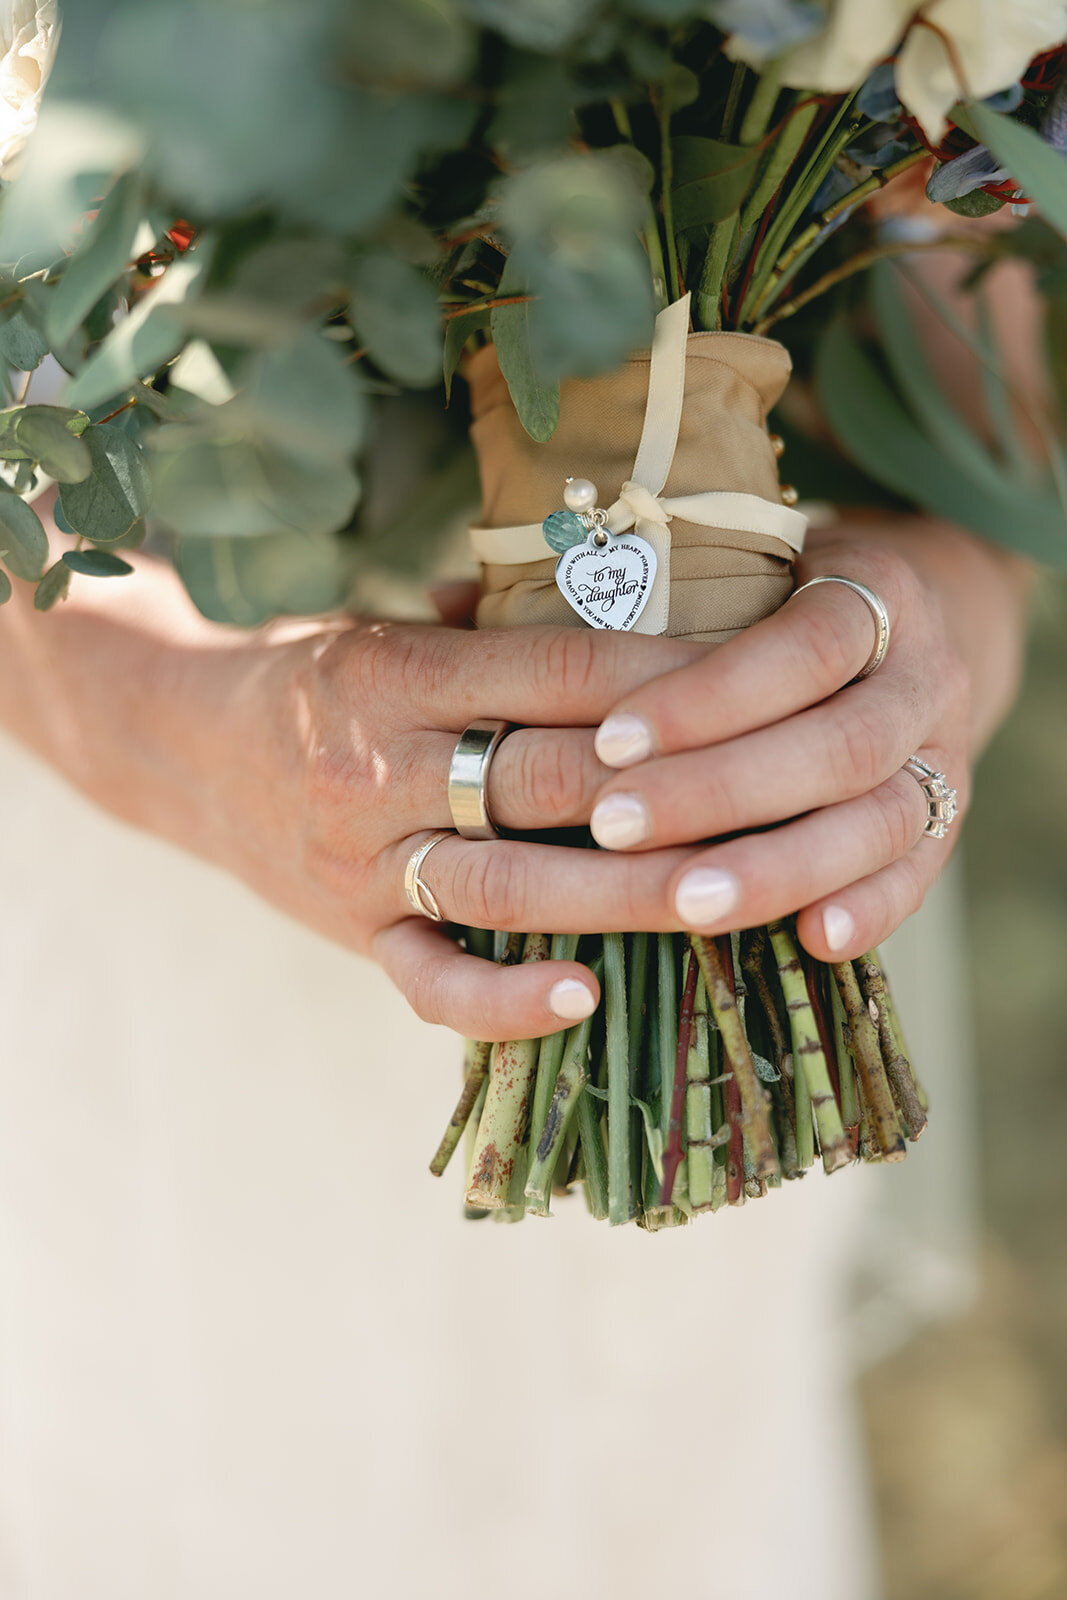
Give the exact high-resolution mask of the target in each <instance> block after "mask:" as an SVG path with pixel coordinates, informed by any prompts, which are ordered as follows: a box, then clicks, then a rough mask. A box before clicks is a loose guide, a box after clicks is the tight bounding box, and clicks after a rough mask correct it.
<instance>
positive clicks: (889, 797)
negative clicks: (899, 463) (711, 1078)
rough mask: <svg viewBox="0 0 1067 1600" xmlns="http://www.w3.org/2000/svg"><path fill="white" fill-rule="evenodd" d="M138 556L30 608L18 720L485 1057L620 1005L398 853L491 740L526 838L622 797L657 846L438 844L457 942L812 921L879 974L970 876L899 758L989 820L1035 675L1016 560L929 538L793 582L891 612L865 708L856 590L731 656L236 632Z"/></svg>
mask: <svg viewBox="0 0 1067 1600" xmlns="http://www.w3.org/2000/svg"><path fill="white" fill-rule="evenodd" d="M134 561H135V566H136V569H137V570H136V576H135V577H133V578H126V579H122V580H114V581H108V582H105V581H100V580H97V581H91V580H80V581H79V580H75V588H74V592H73V594H72V597H71V598H70V599H69V600H68V601H67V602H66V603H65V604H64V605H63V606H61V607H60V608H59V609H58V610H57V611H55V612H52V613H49V614H47V615H44V616H41V615H38V614H36V613H34V612H33V610H32V608H31V606H30V605H29V602H28V595H27V593H26V591H25V590H23V592H22V593H21V594H19V595H17V596H16V598H15V599H14V600H12V601H11V602H10V603H9V604H8V606H7V607H5V609H4V611H3V613H0V682H2V683H3V684H5V685H6V686H7V693H6V694H5V695H4V696H3V703H2V706H0V719H2V722H3V724H4V725H5V726H6V727H7V728H8V729H9V730H10V731H11V732H12V733H14V734H15V735H16V736H17V737H18V738H20V739H21V740H23V741H24V742H25V743H26V744H27V745H29V746H30V747H31V748H33V749H35V750H36V751H37V752H38V753H39V754H40V755H42V756H43V757H44V758H45V759H46V760H47V761H49V762H50V763H51V764H52V765H53V766H54V767H55V768H56V769H57V770H58V771H60V772H61V773H62V774H63V775H64V776H66V777H67V778H68V779H70V780H71V781H72V782H73V783H74V784H76V785H77V786H78V787H80V788H81V789H82V790H83V791H84V792H85V793H86V794H87V795H89V796H90V797H91V798H92V799H93V800H94V801H96V802H97V803H98V804H100V805H102V806H103V807H105V808H106V809H107V810H109V811H111V812H113V813H114V814H116V815H117V816H119V817H122V818H125V819H127V820H128V821H130V822H132V823H134V824H136V825H138V826H140V827H143V828H147V829H149V830H151V831H153V832H155V833H157V834H159V835H161V836H163V837H165V838H167V839H170V840H172V841H173V842H175V843H177V844H178V845H180V846H182V847H183V848H185V849H187V850H190V851H192V852H194V853H195V854H198V855H200V856H202V857H204V858H205V859H207V860H208V861H211V862H213V863H215V864H217V865H218V866H220V867H222V868H224V869H225V870H227V871H229V872H231V873H233V874H235V875H236V876H237V877H239V878H241V879H242V880H244V881H245V882H246V883H247V884H249V885H250V886H251V888H252V889H254V890H255V891H256V892H257V893H258V894H260V895H262V896H263V897H264V898H265V899H266V900H268V901H270V902H271V903H272V904H274V905H276V906H278V907H280V908H281V909H282V910H283V911H285V912H287V913H289V914H290V915H292V916H294V917H296V918H298V919H299V920H301V921H302V922H305V923H307V924H308V925H309V926H311V927H313V928H315V929H317V930H318V931H319V932H321V933H324V934H325V935H326V936H327V937H329V938H331V939H334V940H337V941H338V942H340V943H342V944H344V945H347V946H348V947H350V948H351V949H353V950H356V951H359V952H360V953H361V954H364V955H368V956H371V957H372V958H374V959H376V960H377V961H379V962H380V963H381V965H382V966H383V967H384V969H385V970H386V972H387V973H388V974H389V976H390V977H391V978H392V979H393V981H394V982H395V983H396V984H397V985H398V986H399V988H400V989H401V990H402V991H403V993H404V994H405V995H406V996H407V998H408V1000H409V1001H410V1002H411V1004H412V1005H413V1007H414V1008H415V1010H416V1011H417V1012H418V1013H419V1015H420V1016H422V1017H423V1018H425V1019H426V1020H427V1021H430V1022H436V1023H444V1024H446V1025H447V1026H449V1027H451V1028H454V1029H456V1030H458V1031H459V1032H462V1033H466V1034H469V1035H473V1036H475V1037H479V1038H490V1039H503V1038H509V1037H527V1036H535V1035H540V1034H545V1033H549V1032H553V1031H555V1030H557V1029H558V1028H560V1027H561V1026H563V1025H564V1024H565V1022H567V1021H569V1020H571V1019H573V1018H574V1017H575V1016H577V1015H580V1014H582V1011H583V1006H584V1009H585V1010H588V1009H589V1008H590V1007H591V1006H592V1005H593V1004H594V1003H595V1001H596V999H597V998H598V990H597V984H596V979H595V978H594V976H593V975H592V973H591V972H589V971H588V969H586V968H584V967H583V966H581V965H579V964H577V963H562V962H561V963H543V964H539V965H536V966H526V967H518V968H512V969H508V970H501V969H497V968H496V967H494V966H493V965H492V964H490V963H488V962H485V961H482V960H479V959H477V958H475V957H473V956H470V955H467V954H465V953H464V952H463V951H462V949H461V948H460V947H459V946H458V945H456V944H455V943H454V942H453V940H451V939H450V938H449V937H448V934H447V932H446V931H445V930H443V929H441V928H439V927H437V926H435V925H433V924H431V923H429V922H428V921H426V920H424V919H422V918H417V917H413V916H412V915H411V914H410V909H409V907H408V905H407V903H406V901H405V899H404V894H403V887H402V880H403V869H404V863H405V861H406V860H407V858H408V856H409V854H410V852H411V850H412V849H413V848H414V847H415V845H417V844H418V843H419V841H420V840H421V839H423V838H425V837H426V833H427V830H430V829H437V828H447V827H448V826H449V821H450V819H449V814H448V807H447V801H446V790H445V780H446V774H447V769H448V761H449V756H450V753H451V750H452V747H453V745H454V743H455V738H456V735H457V734H458V733H459V732H460V730H461V729H462V728H463V727H464V726H465V724H466V723H467V722H468V721H470V720H472V719H473V718H475V717H484V716H490V717H501V718H504V719H506V720H508V721H511V722H515V723H519V724H523V725H525V726H524V727H523V728H522V729H521V731H518V732H515V733H513V734H511V735H510V736H509V737H508V738H507V739H506V740H505V741H504V742H503V744H502V745H501V747H500V750H499V752H498V755H497V757H496V759H495V761H494V763H493V767H492V772H491V780H490V787H489V800H490V805H491V808H492V811H493V813H494V815H495V817H496V818H497V820H498V821H499V823H500V824H501V825H502V826H504V827H505V828H511V829H537V828H550V827H559V826H563V825H571V824H580V823H588V822H589V820H590V818H591V817H592V816H593V814H594V808H603V807H604V806H605V804H606V803H610V802H611V801H612V800H614V802H615V807H616V815H618V814H619V805H618V797H619V796H627V797H630V798H629V800H628V801H627V802H626V805H627V806H628V807H629V815H630V816H631V817H633V818H638V819H643V821H644V825H645V830H646V831H645V832H644V834H643V836H641V837H640V838H635V839H634V842H633V843H632V844H628V845H625V846H623V844H622V841H621V839H620V838H618V837H617V838H616V840H615V843H616V848H614V849H604V850H574V849H568V848H564V847H562V846H552V845H544V844H533V843H525V842H519V841H512V840H501V841H498V842H492V843H468V842H464V841H462V840H460V839H458V838H453V839H448V840H445V841H444V842H442V843H441V844H440V845H439V846H438V847H437V848H436V849H435V850H434V851H433V853H432V855H431V856H430V857H429V858H428V860H427V863H426V870H425V876H426V879H427V882H428V883H429V884H430V885H431V887H432V889H433V892H434V894H435V895H436V896H437V898H438V900H439V901H440V902H441V904H442V905H443V906H444V907H445V908H446V910H447V913H448V915H449V916H450V917H451V918H453V919H454V920H455V921H456V922H457V923H469V924H472V925H476V926H482V927H494V928H501V929H508V930H511V929H517V930H528V929H537V930H542V931H543V930H548V931H552V932H561V933H563V932H583V931H593V930H595V931H600V932H607V931H611V930H629V929H634V928H642V929H646V930H648V931H656V930H672V929H681V928H684V927H688V928H696V929H699V931H703V932H713V933H714V932H721V931H723V930H725V929H727V928H737V927H746V926H751V925H756V924H760V923H763V922H765V921H766V920H768V919H769V918H772V917H776V916H780V915H783V914H786V913H790V912H794V911H795V912H798V913H799V923H798V927H799V936H800V938H801V940H802V941H803V943H804V944H805V945H806V946H807V948H808V949H809V950H810V951H811V953H812V954H813V955H815V956H816V957H818V958H819V959H821V960H824V961H825V960H840V959H842V958H845V957H851V956H857V955H859V954H861V953H862V952H863V951H864V950H866V949H868V948H869V947H870V946H871V945H873V944H875V943H877V942H878V941H879V940H881V939H883V938H884V937H885V936H886V935H887V934H889V933H890V932H891V931H892V930H893V929H894V928H895V927H896V926H897V925H898V924H899V923H900V922H901V921H902V920H903V919H904V918H905V917H906V916H907V915H909V913H911V912H912V911H914V910H915V909H916V908H917V907H918V906H919V904H920V903H921V902H922V899H923V897H924V895H925V893H926V891H927V890H928V888H929V887H930V885H931V884H932V883H933V881H934V879H935V878H936V877H937V876H938V874H939V873H940V872H941V870H942V869H943V867H944V865H945V862H946V861H947V859H948V857H949V854H950V852H951V849H952V846H953V843H954V842H955V839H956V837H957V834H958V830H957V829H953V830H952V832H951V833H950V836H949V838H948V839H947V840H945V841H937V840H934V839H932V838H928V837H923V832H922V830H923V822H924V820H925V816H926V802H925V798H924V796H923V794H922V791H921V790H920V788H919V786H918V784H917V783H916V781H915V779H914V778H913V777H911V776H910V775H908V774H907V773H902V772H901V770H900V769H901V767H902V765H903V763H904V761H905V760H906V759H907V758H908V757H909V756H910V755H912V754H914V753H919V754H920V755H921V756H922V757H923V759H924V760H926V761H927V762H928V763H929V764H930V765H931V766H934V767H936V768H939V769H941V770H943V771H944V772H946V774H947V775H948V778H949V781H950V782H951V783H953V784H954V785H955V786H956V788H957V789H958V791H959V799H960V805H961V810H965V809H966V805H967V800H968V796H969V788H970V777H969V774H970V770H971V766H972V763H973V761H974V758H975V756H976V755H977V753H978V751H979V750H980V749H981V747H982V745H983V744H984V742H985V741H986V739H987V738H988V736H989V734H990V733H991V731H992V730H993V728H994V727H995V726H996V724H997V722H998V721H999V720H1000V718H1001V717H1002V716H1003V714H1004V712H1005V710H1006V709H1007V707H1008V705H1009V704H1010V701H1011V698H1012V696H1013V694H1014V692H1015V688H1016V685H1017V682H1018V676H1019V666H1020V657H1021V642H1022V638H1023V628H1024V613H1025V595H1026V588H1027V578H1026V572H1025V569H1024V567H1023V565H1022V563H1020V562H1018V561H1016V560H1015V559H1014V558H1012V557H1010V556H1008V555H1005V554H1004V553H1002V552H999V551H997V550H995V549H993V548H992V547H991V546H989V545H986V544H984V543H982V542H980V541H979V540H977V539H974V538H972V537H970V536H969V535H967V534H966V533H963V532H961V531H959V530H958V529H955V528H952V527H950V526H947V525H945V524H942V523H938V522H934V521H930V520H927V519H923V518H919V517H907V518H902V519H889V518H885V517H878V518H873V519H872V518H865V519H857V518H847V519H843V520H842V521H840V522H839V523H838V524H836V525H835V526H834V527H832V528H830V529H826V530H819V531H816V532H814V533H813V534H812V535H810V537H809V543H808V547H807V550H806V552H805V555H804V556H803V558H802V560H801V562H800V563H799V565H798V569H797V577H798V582H804V581H806V579H807V578H810V577H812V576H815V575H816V574H818V573H826V572H834V573H841V574H844V575H845V576H848V577H852V578H857V579H859V580H861V581H863V582H864V583H866V584H868V585H869V586H870V587H871V588H873V589H875V590H876V591H877V592H878V593H879V594H880V595H881V596H882V597H883V599H884V600H885V603H886V605H887V607H888V609H889V613H890V616H891V619H892V627H893V641H892V645H891V649H890V653H889V656H888V658H887V660H886V662H885V664H884V665H883V666H882V668H881V669H880V670H879V671H878V672H877V673H876V674H874V676H872V677H870V678H868V679H867V680H865V681H864V682H862V683H857V684H853V685H852V686H851V687H845V686H846V685H848V683H849V680H850V679H851V678H853V677H854V676H855V674H856V673H857V672H858V671H859V670H860V669H861V667H862V666H863V664H864V662H865V661H866V659H867V657H868V656H869V654H870V651H871V647H872V643H873V638H874V627H873V623H872V620H871V616H870V613H869V611H868V610H867V608H866V606H865V604H864V603H863V601H862V600H860V599H859V597H857V596H856V595H855V594H854V593H853V592H852V591H850V590H849V589H847V588H845V587H843V586H841V585H838V584H822V585H819V586H817V587H816V588H814V589H810V590H807V591H806V592H805V593H804V594H802V595H799V596H797V597H795V598H793V599H791V600H790V601H789V602H788V603H787V604H786V605H785V606H784V607H783V608H782V610H781V611H779V612H778V613H777V614H776V615H774V616H773V617H770V618H768V619H766V620H765V621H763V622H761V623H759V624H757V625H756V626H755V627H753V628H751V629H750V630H748V631H747V632H746V633H745V634H743V635H741V636H739V637H737V638H736V639H734V640H732V641H731V642H730V643H728V644H726V645H724V646H723V647H721V648H720V649H718V650H708V649H707V648H706V647H704V646H699V645H692V644H684V643H681V642H679V641H673V640H669V639H663V638H645V637H639V636H634V635H621V636H620V635H612V634H603V633H595V632H593V631H591V630H587V629H582V628H559V629H552V628H540V627H539V628H528V629H519V630H514V631H513V632H494V631H486V632H483V633H480V634H476V633H472V632H469V631H467V630H464V629H461V628H455V627H445V626H432V625H418V624H394V623H381V622H375V621H372V620H366V619H358V618H350V617H342V618H338V617H334V618H329V619H312V620H309V621H306V622H300V623H285V624H275V625H273V626H270V627H267V628H263V629H260V630H257V631H255V632H252V633H242V632H239V631H237V630H232V629H225V628H220V627H217V626H215V625H213V624H211V623H208V622H206V621H204V620H203V619H202V618H200V617H199V616H198V615H197V614H196V612H195V611H194V610H193V608H192V606H191V604H190V603H189V601H188V600H187V598H186V597H185V595H184V593H183V592H182V590H181V587H180V585H179V583H178V580H177V579H176V577H175V576H174V574H173V573H172V572H171V571H170V570H169V569H168V568H166V567H164V566H162V565H161V564H160V563H158V562H156V561H154V560H152V559H151V558H149V557H144V556H138V557H135V558H134ZM620 718H622V719H624V720H623V721H622V722H621V724H620V722H619V719H620ZM613 728H614V730H615V733H614V735H613V731H612V730H613ZM598 730H599V732H598ZM637 735H640V736H641V737H635V736H637ZM642 739H643V742H642ZM598 749H599V751H600V754H601V755H602V756H604V757H606V758H607V762H605V761H603V760H601V759H598V754H597V751H598ZM608 763H610V764H608ZM605 814H606V813H605V811H604V810H603V809H598V811H597V817H598V819H599V820H598V821H595V822H594V827H595V828H597V831H599V832H600V833H601V834H602V836H605V837H606V830H605V827H604V821H603V819H604V816H605ZM767 825H771V826H770V827H768V826H767ZM755 828H758V829H761V830H764V831H760V832H755V833H753V832H749V831H748V830H751V829H755ZM727 833H729V834H731V835H734V837H731V838H729V839H727V840H723V841H722V842H716V843H703V842H700V841H707V840H714V839H716V838H718V837H719V836H721V835H724V834H727ZM737 835H740V836H737ZM694 841H696V842H694ZM694 871H695V872H697V873H698V874H703V876H698V878H697V880H696V887H697V889H701V890H702V891H703V899H701V898H700V896H699V895H696V894H695V893H694V890H693V883H692V880H691V878H690V875H691V874H692V873H693V872H694ZM709 873H710V874H711V877H710V878H709V877H708V876H707V874H709ZM687 884H688V891H687ZM694 911H699V912H700V914H699V915H694ZM561 984H562V985H563V987H562V988H560V987H559V986H560V985H561Z"/></svg>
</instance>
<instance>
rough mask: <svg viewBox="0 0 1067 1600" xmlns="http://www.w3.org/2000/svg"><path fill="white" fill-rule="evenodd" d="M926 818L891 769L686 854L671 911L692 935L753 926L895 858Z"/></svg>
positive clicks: (902, 776)
mask: <svg viewBox="0 0 1067 1600" xmlns="http://www.w3.org/2000/svg"><path fill="white" fill-rule="evenodd" d="M925 821H926V800H925V798H924V796H923V793H922V791H921V789H920V788H919V786H918V784H917V783H916V782H915V780H914V779H913V778H911V777H909V776H908V774H907V773H897V774H895V775H894V776H893V777H892V778H891V779H890V780H889V781H888V782H887V783H884V784H881V785H880V786H879V787H878V788H877V789H875V790H874V791H873V792H872V793H870V794H865V795H863V796H862V797H861V798H860V799H858V800H848V801H844V802H843V803H842V804H840V805H834V806H827V807H825V808H824V809H823V810H821V811H815V812H812V813H811V815H810V816H807V817H802V818H800V819H799V820H798V821H796V822H790V823H786V824H785V826H784V827H781V828H775V829H773V830H772V831H771V832H769V833H762V834H749V835H746V836H745V837H744V838H741V839H732V840H730V841H728V842H727V843H726V844H721V845H714V846H712V847H711V848H710V849H708V850H704V851H702V852H701V853H700V854H699V855H696V856H690V857H689V858H688V859H687V860H686V861H685V862H684V863H683V864H682V866H681V867H680V868H679V869H678V870H677V871H676V873H675V874H674V876H673V878H672V880H671V883H670V885H669V893H670V896H671V899H672V902H673V905H674V910H675V915H676V917H677V919H678V921H679V922H680V923H681V925H682V926H683V927H686V928H689V929H691V930H692V931H693V932H697V933H725V932H727V931H729V930H732V929H736V928H752V927H759V926H761V925H762V924H763V923H765V922H770V921H772V920H773V919H774V918H775V917H783V916H788V915H789V914H790V913H791V912H794V911H796V910H797V908H798V907H800V906H804V905H807V904H809V903H811V902H813V901H815V900H816V899H820V898H822V897H824V896H826V895H829V894H832V893H833V892H834V891H835V890H839V889H842V888H844V886H846V885H848V884H851V883H853V882H854V881H855V880H856V879H859V878H866V877H868V876H869V875H870V874H872V873H875V872H878V871H880V870H881V869H882V868H884V867H887V866H888V865H889V864H890V863H891V862H894V861H897V860H898V859H900V858H901V857H902V856H904V855H906V853H907V852H908V851H910V850H911V849H912V847H913V846H914V845H915V844H916V843H917V841H918V840H919V838H920V837H921V835H922V830H923V825H924V823H925ZM840 898H841V897H840V896H837V897H836V898H835V902H834V903H835V904H837V903H838V902H839V901H840ZM834 959H835V960H836V959H839V958H837V957H835V958H834Z"/></svg>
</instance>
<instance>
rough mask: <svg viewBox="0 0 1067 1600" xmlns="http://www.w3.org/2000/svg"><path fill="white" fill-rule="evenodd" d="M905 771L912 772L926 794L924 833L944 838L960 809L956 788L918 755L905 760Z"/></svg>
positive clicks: (932, 837)
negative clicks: (957, 802)
mask: <svg viewBox="0 0 1067 1600" xmlns="http://www.w3.org/2000/svg"><path fill="white" fill-rule="evenodd" d="M904 771H905V772H910V773H911V775H912V777H913V778H914V779H915V781H916V782H917V783H918V785H919V788H920V789H921V790H922V791H923V793H924V794H925V796H926V825H925V827H924V828H923V833H924V834H929V835H930V837H931V839H943V838H944V837H945V835H946V833H947V832H948V830H949V828H950V827H951V825H952V823H953V822H954V820H955V817H956V812H957V811H958V810H959V807H958V806H957V804H956V791H955V789H954V788H953V787H952V785H951V784H950V783H949V781H948V779H947V778H946V777H945V774H944V773H943V772H935V771H934V769H933V767H928V766H927V764H926V762H925V761H921V760H920V759H919V757H918V756H912V757H911V758H910V759H909V760H908V761H905V763H904Z"/></svg>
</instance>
